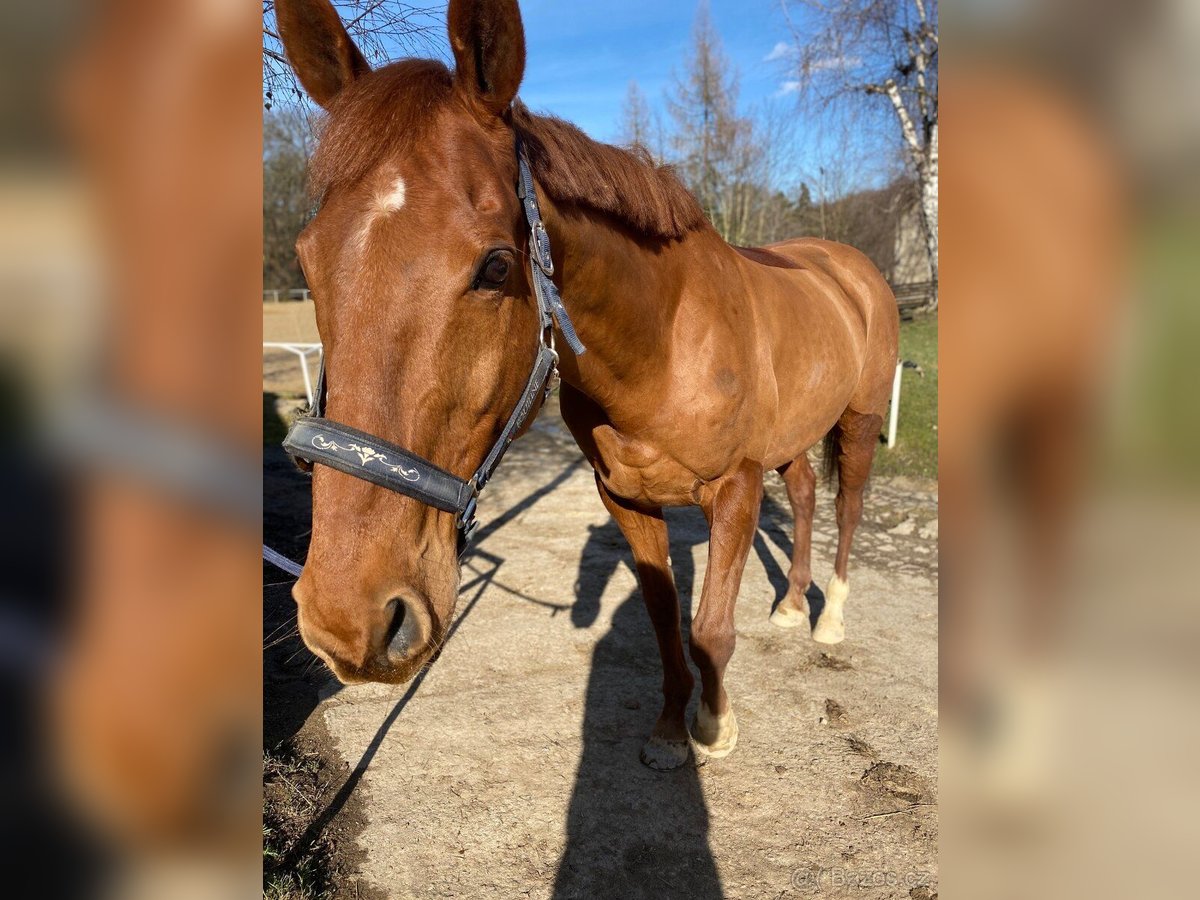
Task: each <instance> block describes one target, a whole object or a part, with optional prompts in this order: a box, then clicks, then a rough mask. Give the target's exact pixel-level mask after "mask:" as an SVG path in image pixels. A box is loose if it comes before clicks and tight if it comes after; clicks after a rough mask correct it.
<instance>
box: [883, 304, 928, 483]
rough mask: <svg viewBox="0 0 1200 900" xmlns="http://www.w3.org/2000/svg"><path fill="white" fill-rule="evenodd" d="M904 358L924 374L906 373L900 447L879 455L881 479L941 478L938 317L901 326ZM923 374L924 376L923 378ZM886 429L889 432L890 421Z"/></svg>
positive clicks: (918, 318)
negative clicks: (939, 452)
mask: <svg viewBox="0 0 1200 900" xmlns="http://www.w3.org/2000/svg"><path fill="white" fill-rule="evenodd" d="M900 358H901V359H906V360H912V361H913V362H915V363H916V364H917V365H918V366H920V367H921V368H920V371H919V372H918V371H916V370H913V369H905V370H904V377H903V379H902V381H901V386H900V422H899V426H898V427H897V429H896V446H895V447H893V448H892V449H890V450H889V449H888V448H887V446H886V445H885V444H880V446H879V450H878V452H877V453H876V454H875V466H874V469H873V471H874V473H875V474H877V475H909V476H912V477H916V478H937V476H938V432H937V413H938V322H937V314H936V313H935V314H932V315H930V314H924V315H922V314H918V315H917V316H916V318H915V319H914V320H913V321H911V322H902V323H901V324H900ZM921 372H923V373H924V375H922V374H920V373H921ZM883 427H884V430H885V432H886V430H887V419H886V418H885V419H884V422H883Z"/></svg>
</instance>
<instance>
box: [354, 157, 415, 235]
mask: <svg viewBox="0 0 1200 900" xmlns="http://www.w3.org/2000/svg"><path fill="white" fill-rule="evenodd" d="M407 197H408V185H406V184H405V183H404V178H403V177H402V176H399V175H398V176H396V180H395V181H393V182H391V183H390V184H387V185H385V186H383V187H381V188H380V189H379V191H378V192H377V193H376V194H375V197H374V201H373V203H372V204H371V205H370V207H369V208H368V209H367V214H366V216H365V217H364V218H363V221H362V225H361V226H360V227H359V229H358V233H357V235H356V240H355V242H354V246H355V248H356V250H357V252H358V253H360V254H362V253H365V252H366V251H367V245H368V244H369V243H370V241H371V231H372V229H373V228H374V226H375V223H376V222H378V221H380V220H381V219H383V218H385V217H386V216H387V215H388V214H389V213H394V212H396V211H397V210H400V209H403V208H404V201H405V199H407Z"/></svg>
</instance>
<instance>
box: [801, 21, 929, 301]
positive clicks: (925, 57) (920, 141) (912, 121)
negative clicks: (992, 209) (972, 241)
mask: <svg viewBox="0 0 1200 900" xmlns="http://www.w3.org/2000/svg"><path fill="white" fill-rule="evenodd" d="M783 3H784V6H785V9H790V10H793V11H795V12H797V13H801V14H800V15H795V16H793V17H792V31H793V35H794V38H795V43H796V47H795V54H794V59H793V64H794V65H793V70H794V72H795V73H796V76H797V80H796V81H795V82H794V84H793V86H794V87H795V88H797V89H798V90H799V91H800V92H801V93H802V95H804V96H806V97H808V98H810V99H814V100H816V101H817V102H818V103H820V104H823V105H826V106H835V105H841V106H842V107H843V108H850V107H857V108H860V109H861V108H862V105H863V104H864V103H865V104H866V105H867V107H868V108H869V110H870V111H872V112H878V113H881V114H882V115H885V116H887V117H888V119H889V120H890V121H891V122H892V123H893V133H895V134H898V136H899V140H900V142H901V143H902V146H903V147H904V150H905V155H906V157H907V160H908V163H909V165H910V166H911V168H912V171H913V174H914V176H915V178H916V182H917V186H918V192H919V201H918V209H919V212H920V221H921V228H922V231H923V232H924V236H925V249H926V253H927V255H928V259H929V271H930V275H931V280H932V281H933V283H934V294H933V298H932V304H933V305H934V306H936V305H937V288H936V285H937V273H938V0H783Z"/></svg>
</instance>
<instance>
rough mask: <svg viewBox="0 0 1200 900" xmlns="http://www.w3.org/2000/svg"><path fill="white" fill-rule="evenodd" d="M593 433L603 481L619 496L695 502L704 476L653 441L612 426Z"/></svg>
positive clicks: (663, 502) (663, 503)
mask: <svg viewBox="0 0 1200 900" xmlns="http://www.w3.org/2000/svg"><path fill="white" fill-rule="evenodd" d="M592 436H593V438H594V440H595V442H596V455H597V457H598V460H597V462H599V465H598V466H597V471H598V472H599V473H600V480H601V481H603V482H604V486H605V487H606V488H608V490H609V491H611V492H612V493H613V494H615V495H616V496H618V497H623V498H624V499H626V500H632V501H634V502H638V503H647V504H653V505H656V506H681V505H687V504H691V503H695V502H696V491H697V490H698V489H699V488H700V486H701V485H702V484H703V483H704V482H703V479H701V478H700V477H699V476H698V475H697V474H696V473H695V472H694V471H692V470H691V469H690V468H689V467H688V466H686V465H684V464H683V463H681V462H679V461H678V460H676V459H675V458H673V457H672V456H671V455H670V454H668V453H666V452H664V451H663V450H662V449H661V448H659V447H658V446H656V445H655V444H654V443H653V442H650V441H646V440H639V439H634V438H630V437H627V436H625V435H623V434H621V433H620V432H619V431H617V430H616V429H615V428H613V427H612V426H611V425H603V426H601V427H599V428H597V429H595V431H593V432H592Z"/></svg>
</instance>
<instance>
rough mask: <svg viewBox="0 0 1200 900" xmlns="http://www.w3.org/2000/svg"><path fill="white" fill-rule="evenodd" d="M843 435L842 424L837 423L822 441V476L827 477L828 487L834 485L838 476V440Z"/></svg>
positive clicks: (826, 483)
mask: <svg viewBox="0 0 1200 900" xmlns="http://www.w3.org/2000/svg"><path fill="white" fill-rule="evenodd" d="M841 436H842V429H841V426H839V425H836V424H835V425H834V426H833V427H832V428H830V429H829V433H828V434H827V435H825V440H824V441H823V442H822V446H821V477H822V478H823V479H825V485H826V487H833V485H834V483H835V482H836V481H837V478H838V442H839V439H840V438H841Z"/></svg>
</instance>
